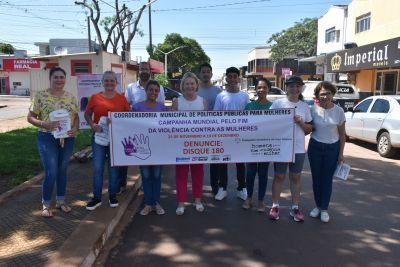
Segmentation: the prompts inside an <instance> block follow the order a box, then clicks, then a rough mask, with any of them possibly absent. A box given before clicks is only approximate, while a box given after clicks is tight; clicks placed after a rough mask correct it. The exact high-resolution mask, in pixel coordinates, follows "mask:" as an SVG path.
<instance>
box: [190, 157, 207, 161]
mask: <svg viewBox="0 0 400 267" xmlns="http://www.w3.org/2000/svg"><path fill="white" fill-rule="evenodd" d="M207 160H208V157H192V161H207Z"/></svg>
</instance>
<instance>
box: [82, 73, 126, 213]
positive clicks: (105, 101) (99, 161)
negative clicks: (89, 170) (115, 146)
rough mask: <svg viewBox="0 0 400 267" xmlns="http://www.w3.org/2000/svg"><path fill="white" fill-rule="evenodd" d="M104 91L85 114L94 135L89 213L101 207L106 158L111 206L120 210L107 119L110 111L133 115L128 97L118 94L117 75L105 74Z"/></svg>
mask: <svg viewBox="0 0 400 267" xmlns="http://www.w3.org/2000/svg"><path fill="white" fill-rule="evenodd" d="M103 87H104V91H103V92H100V93H97V94H95V95H93V96H92V97H91V98H90V100H89V103H88V106H87V108H86V112H85V119H86V121H87V123H88V124H89V125H90V128H91V129H92V132H93V133H94V135H93V137H92V150H93V161H92V162H93V198H92V200H91V201H90V202H89V203H88V204H87V205H86V209H87V210H94V209H96V208H97V207H98V206H100V205H101V192H102V189H103V171H104V163H105V162H106V160H107V158H108V163H107V165H108V176H109V180H108V195H109V204H110V207H111V208H115V207H118V200H117V197H116V195H117V192H118V190H119V168H118V167H111V162H110V145H109V140H108V117H107V116H108V112H109V111H111V112H123V111H130V108H129V104H128V102H127V101H126V98H125V96H124V95H121V94H119V93H118V92H117V91H116V90H115V89H116V87H117V76H116V74H115V72H113V71H106V72H104V74H103ZM92 118H93V119H92Z"/></svg>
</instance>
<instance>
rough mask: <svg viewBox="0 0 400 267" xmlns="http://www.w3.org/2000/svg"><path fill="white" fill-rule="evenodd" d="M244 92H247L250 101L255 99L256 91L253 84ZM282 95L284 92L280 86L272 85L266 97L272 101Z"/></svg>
mask: <svg viewBox="0 0 400 267" xmlns="http://www.w3.org/2000/svg"><path fill="white" fill-rule="evenodd" d="M246 92H247V93H248V94H249V98H250V100H251V101H255V100H257V92H256V88H255V86H249V88H247V90H246ZM282 97H286V93H285V92H284V91H283V90H282V89H281V88H279V87H276V86H272V87H271V89H270V90H269V92H268V95H267V99H268V100H269V101H274V100H276V99H278V98H282Z"/></svg>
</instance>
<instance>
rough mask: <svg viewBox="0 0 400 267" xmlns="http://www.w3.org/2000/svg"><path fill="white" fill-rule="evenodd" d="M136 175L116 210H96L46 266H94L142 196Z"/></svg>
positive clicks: (103, 208) (105, 207)
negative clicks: (123, 220)
mask: <svg viewBox="0 0 400 267" xmlns="http://www.w3.org/2000/svg"><path fill="white" fill-rule="evenodd" d="M138 177H139V175H137V176H135V182H134V184H133V185H132V186H129V187H130V188H131V189H130V190H127V193H126V194H125V195H124V196H123V198H121V200H120V205H119V207H118V208H116V209H112V208H109V207H108V205H105V203H103V205H102V206H100V207H99V208H97V209H96V210H95V211H92V212H91V213H90V214H89V215H87V216H86V218H85V219H83V220H82V221H81V222H80V224H79V226H78V227H77V228H76V229H75V231H74V232H73V233H72V234H71V235H70V236H69V237H68V239H66V240H65V242H64V243H63V245H62V246H61V247H60V248H59V249H58V251H57V252H55V253H54V254H52V255H51V256H50V257H49V260H48V261H47V263H46V265H45V266H50V267H55V266H63V267H68V266H71V267H72V266H84V267H86V266H92V265H93V264H94V262H95V261H96V258H97V256H98V255H99V253H100V250H101V249H102V248H103V247H104V245H105V244H106V242H107V240H108V239H109V238H110V237H111V235H112V234H113V231H114V229H115V228H116V226H117V225H118V223H119V222H120V220H121V219H122V218H123V216H124V213H125V211H126V210H127V209H128V206H129V204H130V203H131V202H132V200H133V199H134V198H135V197H136V196H137V195H138V192H139V189H140V186H141V183H140V179H138Z"/></svg>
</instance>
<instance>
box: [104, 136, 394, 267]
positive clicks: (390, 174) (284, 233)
mask: <svg viewBox="0 0 400 267" xmlns="http://www.w3.org/2000/svg"><path fill="white" fill-rule="evenodd" d="M345 155H346V161H347V162H348V163H349V164H350V165H351V166H352V170H351V173H350V178H349V180H348V181H340V180H335V181H334V189H333V197H332V202H331V206H330V211H329V212H330V215H331V221H330V222H329V223H327V224H324V223H321V222H320V221H319V220H318V219H313V218H311V217H308V216H306V219H305V222H303V223H296V222H294V221H293V220H292V219H291V218H290V217H289V206H290V194H288V190H287V188H288V185H287V183H286V186H285V188H286V190H285V191H284V194H283V199H282V201H281V218H280V220H279V221H270V220H269V219H268V216H267V213H264V214H261V213H258V212H256V211H255V210H248V211H245V210H242V209H241V204H242V201H240V200H239V199H238V198H237V197H236V196H235V194H234V189H235V183H236V181H235V180H236V179H234V175H233V172H232V171H233V170H232V169H233V167H232V166H231V168H230V176H229V177H230V178H229V179H230V185H229V189H228V191H229V196H228V198H227V199H225V200H223V201H221V202H217V201H215V200H213V199H212V197H211V194H210V187H209V186H208V185H209V178H208V175H207V177H206V178H205V180H204V184H205V186H204V191H205V195H204V202H205V204H206V211H205V212H204V213H203V214H199V213H197V212H196V211H195V210H194V207H192V206H191V205H190V204H189V203H188V205H187V208H186V213H185V215H183V216H180V217H178V216H176V215H175V208H176V198H175V191H174V189H175V179H174V177H175V176H174V168H173V167H166V168H165V169H164V171H163V181H164V184H163V189H162V205H163V206H164V207H165V208H166V211H167V213H166V214H165V215H164V216H157V215H155V214H150V215H148V216H140V215H136V216H134V218H133V220H132V221H131V223H130V225H129V226H128V227H127V229H126V231H125V234H124V237H123V238H122V240H120V242H119V244H118V245H117V247H116V248H114V250H113V251H112V252H111V253H110V256H109V258H108V260H107V262H106V266H152V267H153V266H162V267H167V266H196V267H197V266H217V267H222V266H230V267H233V266H255V267H258V266H260V267H261V266H273V267H285V266H311V267H312V266H324V267H328V266H343V267H357V266H360V267H361V266H362V267H366V266H368V267H372V266H374V267H375V266H376V267H382V266H384V267H392V266H393V267H394V266H400V256H399V255H400V195H399V189H400V175H399V171H400V160H399V159H394V160H391V159H384V158H381V157H379V155H378V154H377V153H376V152H375V150H374V146H370V145H367V144H364V143H353V142H352V143H348V144H347V146H346V151H345ZM271 169H272V168H271V167H270V176H269V181H268V189H267V196H266V203H267V204H268V205H270V204H271V177H272V172H271V171H272V170H271ZM207 170H208V168H207ZM302 192H303V193H302V203H301V209H302V210H303V212H304V213H305V214H308V212H309V211H310V210H311V209H312V208H313V207H314V203H313V199H312V189H311V176H310V171H309V166H308V161H306V163H305V170H304V175H303V178H302ZM190 196H191V195H189V197H190ZM189 199H190V198H189Z"/></svg>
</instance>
